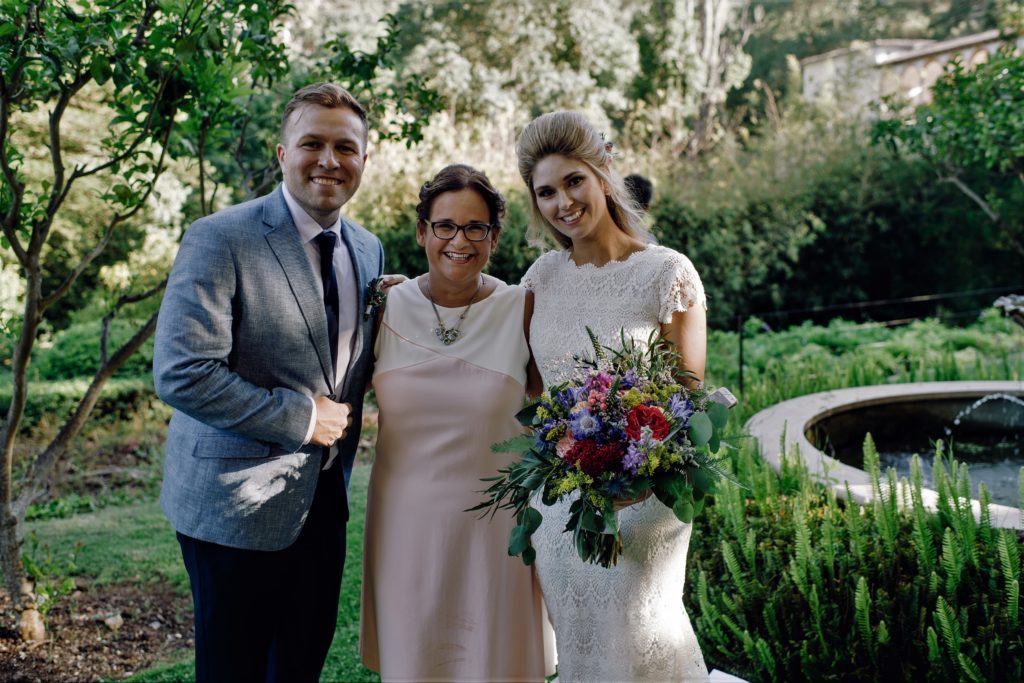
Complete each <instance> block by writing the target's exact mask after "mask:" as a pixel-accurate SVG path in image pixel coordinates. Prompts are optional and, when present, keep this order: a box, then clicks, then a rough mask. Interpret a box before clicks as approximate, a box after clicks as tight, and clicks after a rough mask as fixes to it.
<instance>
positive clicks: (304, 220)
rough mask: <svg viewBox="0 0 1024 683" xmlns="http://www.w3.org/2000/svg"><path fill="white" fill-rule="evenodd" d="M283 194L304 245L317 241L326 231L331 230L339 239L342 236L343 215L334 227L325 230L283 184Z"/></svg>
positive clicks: (339, 216)
mask: <svg viewBox="0 0 1024 683" xmlns="http://www.w3.org/2000/svg"><path fill="white" fill-rule="evenodd" d="M281 192H282V194H284V201H285V203H286V204H287V205H288V213H290V214H291V215H292V222H293V223H295V227H296V229H297V230H298V231H299V237H301V238H302V242H303V244H305V243H306V242H311V241H313V240H315V239H316V236H317V235H319V234H320V233H321V232H323V231H324V230H330V231H331V232H333V233H335V234H336V235H338V236H339V237H340V236H341V215H340V214H339V215H338V220H336V221H335V222H334V225H332V226H330V227H328V228H323V227H321V226H320V224H319V223H317V222H316V221H315V220H313V217H312V216H310V215H309V214H308V213H306V210H305V209H303V208H302V207H301V206H299V203H298V202H297V201H295V197H293V196H292V195H291V193H290V192H288V187H287V186H286V185H285V184H284V183H281Z"/></svg>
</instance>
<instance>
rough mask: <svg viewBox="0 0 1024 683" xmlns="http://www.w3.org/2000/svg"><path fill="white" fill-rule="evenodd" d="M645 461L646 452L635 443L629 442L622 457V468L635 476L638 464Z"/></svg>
mask: <svg viewBox="0 0 1024 683" xmlns="http://www.w3.org/2000/svg"><path fill="white" fill-rule="evenodd" d="M645 462H647V454H646V453H644V451H643V449H642V448H640V447H639V446H637V444H635V443H631V444H629V448H627V449H626V455H624V456H623V457H622V469H623V470H625V471H626V472H629V473H630V474H632V475H634V476H636V472H637V470H638V469H640V465H643V464H644V463H645Z"/></svg>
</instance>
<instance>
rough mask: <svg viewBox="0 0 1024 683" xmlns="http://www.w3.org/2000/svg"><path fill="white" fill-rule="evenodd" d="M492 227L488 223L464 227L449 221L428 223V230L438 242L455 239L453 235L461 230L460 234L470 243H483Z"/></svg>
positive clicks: (469, 224) (467, 224)
mask: <svg viewBox="0 0 1024 683" xmlns="http://www.w3.org/2000/svg"><path fill="white" fill-rule="evenodd" d="M493 227H494V226H493V225H491V224H490V223H466V224H465V225H459V224H458V223H453V222H451V221H430V230H431V232H433V233H434V237H436V238H437V239H439V240H451V239H455V235H457V234H458V233H459V230H461V231H462V234H463V235H465V236H466V239H467V240H469V241H470V242H483V241H484V240H485V239H487V235H489V234H490V233H491V229H492V228H493Z"/></svg>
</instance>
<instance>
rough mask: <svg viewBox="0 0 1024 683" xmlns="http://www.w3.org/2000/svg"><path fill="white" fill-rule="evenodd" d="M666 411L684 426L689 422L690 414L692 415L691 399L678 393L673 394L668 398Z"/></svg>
mask: <svg viewBox="0 0 1024 683" xmlns="http://www.w3.org/2000/svg"><path fill="white" fill-rule="evenodd" d="M668 412H670V413H672V416H673V417H674V418H676V419H677V420H679V421H680V422H681V423H682V425H683V427H684V428H685V427H686V426H687V425H688V424H689V423H690V416H691V415H693V401H691V400H690V399H688V398H683V397H682V396H681V395H680V394H673V395H672V396H671V397H670V398H669V399H668Z"/></svg>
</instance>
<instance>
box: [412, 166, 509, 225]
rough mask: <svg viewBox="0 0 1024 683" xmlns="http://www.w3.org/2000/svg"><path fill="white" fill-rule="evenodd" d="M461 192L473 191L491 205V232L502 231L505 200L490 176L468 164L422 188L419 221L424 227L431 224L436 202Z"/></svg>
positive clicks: (449, 169) (448, 170) (450, 168)
mask: <svg viewBox="0 0 1024 683" xmlns="http://www.w3.org/2000/svg"><path fill="white" fill-rule="evenodd" d="M459 190H473V191H474V192H476V193H477V194H478V195H480V198H481V199H483V200H484V203H485V204H487V214H488V220H489V221H490V223H491V226H492V227H491V230H493V231H494V232H495V233H497V231H498V230H501V219H502V218H504V217H505V198H504V197H503V196H502V195H501V193H500V192H498V191H497V190H496V189H494V185H491V181H490V179H488V177H487V174H485V173H484V172H483V171H478V170H477V169H475V168H473V167H472V166H467V165H466V164H451V165H449V166H445V167H444V168H442V169H441V170H440V171H438V172H437V175H435V176H434V177H433V178H431V179H430V180H428V181H427V182H425V183H423V187H421V188H420V203H419V204H417V205H416V218H418V219H419V220H420V221H421V222H422V223H424V224H426V223H428V222H429V221H430V210H431V209H432V208H433V206H434V200H435V199H437V198H438V197H440V196H441V195H442V194H444V193H445V192H458V191H459Z"/></svg>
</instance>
